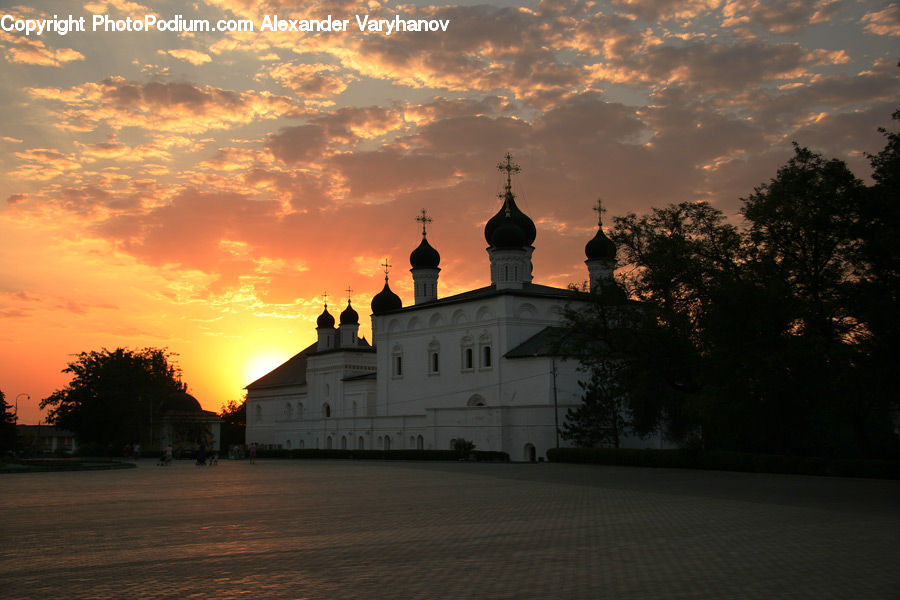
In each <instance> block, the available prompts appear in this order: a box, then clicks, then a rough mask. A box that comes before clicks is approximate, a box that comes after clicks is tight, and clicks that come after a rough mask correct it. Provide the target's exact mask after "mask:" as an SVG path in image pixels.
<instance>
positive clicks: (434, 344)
mask: <svg viewBox="0 0 900 600" xmlns="http://www.w3.org/2000/svg"><path fill="white" fill-rule="evenodd" d="M440 353H441V345H440V344H439V343H438V341H437V340H434V339H433V340H431V343H430V344H428V374H429V375H437V374H438V373H440V371H441V364H440Z"/></svg>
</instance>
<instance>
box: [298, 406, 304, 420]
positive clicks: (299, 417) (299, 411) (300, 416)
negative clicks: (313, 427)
mask: <svg viewBox="0 0 900 600" xmlns="http://www.w3.org/2000/svg"><path fill="white" fill-rule="evenodd" d="M297 420H299V421H302V420H303V403H302V402H298V403H297Z"/></svg>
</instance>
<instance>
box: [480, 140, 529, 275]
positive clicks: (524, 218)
mask: <svg viewBox="0 0 900 600" xmlns="http://www.w3.org/2000/svg"><path fill="white" fill-rule="evenodd" d="M505 158H506V162H505V163H500V164H499V165H497V168H498V169H500V170H501V171H506V190H505V192H504V193H503V194H501V195H500V196H499V197H500V198H502V199H503V206H502V207H500V210H499V211H498V212H497V214H496V215H494V216H493V217H491V218H490V219H489V220H488V222H487V223H486V224H485V226H484V239H485V241H487V243H488V247H487V253H488V256H489V257H490V259H491V284H493V285H494V287H496V288H497V289H517V288H518V289H521V288H522V286H523V285H524V284H526V283H531V280H532V269H533V265H532V262H531V256H532V254H533V253H534V246H533V245H532V244H534V240H535V238H536V237H537V230H536V229H535V226H534V221H532V220H531V219H530V218H529V217H528V215H526V214H525V213H523V212H522V211H521V210H520V209H519V207H518V206H516V197H515V194H513V192H512V174H513V173H519V172H520V171H521V168H520V167H519V165H516V164H513V162H512V156H511V155H510V154H509V153H508V152H507V154H506V157H505Z"/></svg>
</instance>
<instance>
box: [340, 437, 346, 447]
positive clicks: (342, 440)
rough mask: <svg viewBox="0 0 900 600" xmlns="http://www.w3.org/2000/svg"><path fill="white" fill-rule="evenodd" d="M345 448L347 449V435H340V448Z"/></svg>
mask: <svg viewBox="0 0 900 600" xmlns="http://www.w3.org/2000/svg"><path fill="white" fill-rule="evenodd" d="M346 449H347V436H346V435H342V436H341V450H346Z"/></svg>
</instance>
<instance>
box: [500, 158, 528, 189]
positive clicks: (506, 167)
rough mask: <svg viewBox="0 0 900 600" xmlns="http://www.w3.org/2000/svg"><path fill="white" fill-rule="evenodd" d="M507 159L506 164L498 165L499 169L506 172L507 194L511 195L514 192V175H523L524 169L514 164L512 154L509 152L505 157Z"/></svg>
mask: <svg viewBox="0 0 900 600" xmlns="http://www.w3.org/2000/svg"><path fill="white" fill-rule="evenodd" d="M504 158H505V159H506V164H503V163H500V164H498V165H497V168H498V169H499V170H501V171H506V192H507V193H509V192H510V191H512V174H513V173H516V174H518V173H521V172H522V167H520V166H519V165H517V164H513V162H512V154H510V153H509V152H507V153H506V156H505V157H504Z"/></svg>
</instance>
